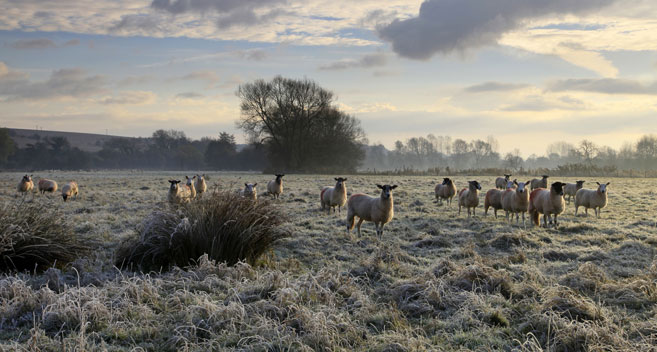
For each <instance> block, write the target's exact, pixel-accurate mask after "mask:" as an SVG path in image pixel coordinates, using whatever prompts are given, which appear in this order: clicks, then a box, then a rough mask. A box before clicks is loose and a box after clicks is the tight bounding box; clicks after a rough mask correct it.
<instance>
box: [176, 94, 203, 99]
mask: <svg viewBox="0 0 657 352" xmlns="http://www.w3.org/2000/svg"><path fill="white" fill-rule="evenodd" d="M203 97H205V96H204V95H203V94H200V93H196V92H183V93H178V94H176V98H177V99H200V98H203Z"/></svg>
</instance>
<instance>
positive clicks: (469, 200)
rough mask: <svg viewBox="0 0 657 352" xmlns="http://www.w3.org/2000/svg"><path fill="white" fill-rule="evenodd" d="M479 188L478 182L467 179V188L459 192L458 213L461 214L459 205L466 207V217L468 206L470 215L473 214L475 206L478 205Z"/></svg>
mask: <svg viewBox="0 0 657 352" xmlns="http://www.w3.org/2000/svg"><path fill="white" fill-rule="evenodd" d="M479 190H481V185H480V184H479V182H477V181H468V188H464V189H462V190H461V191H460V192H459V215H461V207H465V208H467V209H468V217H470V208H472V216H474V215H475V208H477V206H478V205H479Z"/></svg>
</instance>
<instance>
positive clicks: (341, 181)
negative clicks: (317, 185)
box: [334, 177, 347, 188]
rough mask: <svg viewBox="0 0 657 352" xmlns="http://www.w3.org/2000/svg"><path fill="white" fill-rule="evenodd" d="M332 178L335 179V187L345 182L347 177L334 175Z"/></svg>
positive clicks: (339, 186)
mask: <svg viewBox="0 0 657 352" xmlns="http://www.w3.org/2000/svg"><path fill="white" fill-rule="evenodd" d="M334 180H335V181H336V183H335V188H341V187H342V186H343V185H344V183H345V182H347V178H346V177H345V178H342V177H335V178H334Z"/></svg>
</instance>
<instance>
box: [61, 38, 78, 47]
mask: <svg viewBox="0 0 657 352" xmlns="http://www.w3.org/2000/svg"><path fill="white" fill-rule="evenodd" d="M76 45H80V40H79V39H71V40H68V41H66V42H64V44H62V47H67V46H76Z"/></svg>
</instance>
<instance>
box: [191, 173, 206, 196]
mask: <svg viewBox="0 0 657 352" xmlns="http://www.w3.org/2000/svg"><path fill="white" fill-rule="evenodd" d="M194 188H196V194H198V196H199V198H200V197H202V196H203V193H205V191H207V190H208V185H207V184H206V183H205V174H203V175H196V184H194Z"/></svg>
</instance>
